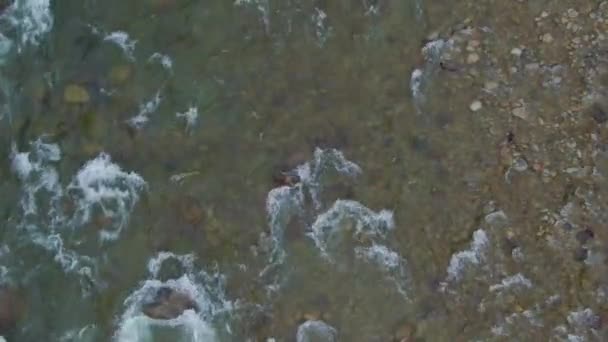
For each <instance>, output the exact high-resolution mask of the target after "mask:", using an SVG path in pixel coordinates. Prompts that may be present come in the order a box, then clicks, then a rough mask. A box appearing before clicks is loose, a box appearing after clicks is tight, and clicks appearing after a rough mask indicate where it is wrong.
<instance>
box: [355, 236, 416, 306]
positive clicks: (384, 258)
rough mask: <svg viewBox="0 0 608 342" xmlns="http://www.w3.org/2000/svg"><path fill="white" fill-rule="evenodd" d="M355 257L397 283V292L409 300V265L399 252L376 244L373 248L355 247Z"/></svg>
mask: <svg viewBox="0 0 608 342" xmlns="http://www.w3.org/2000/svg"><path fill="white" fill-rule="evenodd" d="M355 255H356V256H357V257H358V258H360V259H363V260H365V261H367V262H369V263H371V264H373V265H375V266H377V267H378V268H379V269H380V270H381V271H382V272H384V273H385V274H386V276H387V277H388V278H389V279H391V280H392V281H393V282H394V283H395V286H396V287H397V291H399V293H401V294H402V295H403V296H404V297H405V298H408V295H407V291H406V289H407V287H408V283H409V276H408V271H407V263H406V261H405V259H404V258H402V257H401V256H400V255H399V254H398V253H397V252H395V251H393V250H391V249H389V248H388V247H386V246H384V245H379V244H374V245H372V246H371V247H355Z"/></svg>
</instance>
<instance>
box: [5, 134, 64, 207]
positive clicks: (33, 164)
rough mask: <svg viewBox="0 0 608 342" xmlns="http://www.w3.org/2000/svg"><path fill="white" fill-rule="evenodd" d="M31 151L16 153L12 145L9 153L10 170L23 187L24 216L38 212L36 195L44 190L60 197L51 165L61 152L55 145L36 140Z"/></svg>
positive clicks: (54, 172) (59, 188) (56, 174)
mask: <svg viewBox="0 0 608 342" xmlns="http://www.w3.org/2000/svg"><path fill="white" fill-rule="evenodd" d="M31 148H32V151H30V152H18V151H17V148H16V146H14V145H13V147H12V153H11V168H12V170H13V172H15V174H17V176H18V177H19V179H20V180H21V182H23V183H26V185H25V186H24V191H23V193H24V194H23V197H22V199H21V205H22V208H23V211H24V214H25V215H30V214H35V213H36V212H37V211H38V205H37V204H36V194H37V193H38V192H39V191H40V190H46V191H47V192H48V193H50V194H51V195H52V196H60V195H61V192H62V190H61V186H60V184H59V175H58V173H57V171H56V170H55V168H54V167H53V166H52V165H49V164H50V163H52V162H56V161H58V160H60V159H61V151H60V150H59V146H57V145H56V144H46V143H44V142H42V140H40V139H38V140H36V141H34V142H33V143H32V144H31Z"/></svg>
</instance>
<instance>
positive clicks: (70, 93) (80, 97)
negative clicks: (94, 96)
mask: <svg viewBox="0 0 608 342" xmlns="http://www.w3.org/2000/svg"><path fill="white" fill-rule="evenodd" d="M63 99H64V101H65V102H67V103H70V104H84V103H87V102H89V101H90V100H91V97H90V96H89V93H88V92H87V90H86V89H84V88H83V87H82V86H79V85H76V84H70V85H68V86H67V87H65V90H64V92H63Z"/></svg>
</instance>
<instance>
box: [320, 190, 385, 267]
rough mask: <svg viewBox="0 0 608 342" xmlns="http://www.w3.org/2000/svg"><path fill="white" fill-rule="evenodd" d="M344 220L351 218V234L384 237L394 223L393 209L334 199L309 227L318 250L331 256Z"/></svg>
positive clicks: (337, 242) (325, 255) (339, 241)
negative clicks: (374, 208) (379, 209)
mask: <svg viewBox="0 0 608 342" xmlns="http://www.w3.org/2000/svg"><path fill="white" fill-rule="evenodd" d="M346 220H353V221H354V227H353V228H354V230H353V231H352V233H351V236H352V237H357V236H359V237H360V236H365V237H366V238H368V239H372V240H374V239H384V238H386V236H387V234H388V232H389V231H390V230H392V229H393V228H394V226H395V223H394V220H393V213H392V212H391V211H389V210H381V211H380V212H375V211H373V210H371V209H369V208H367V207H365V206H364V205H362V204H361V203H359V202H356V201H352V200H337V201H336V202H334V204H333V206H332V207H331V208H329V210H327V211H326V212H324V213H322V214H320V215H319V216H318V217H317V219H316V220H315V222H314V223H313V224H312V227H311V228H310V232H309V233H308V236H310V237H311V238H312V239H313V241H314V242H315V245H316V246H317V248H319V250H320V251H321V254H322V255H323V256H324V257H326V258H328V259H329V260H332V259H333V258H332V256H331V254H332V251H331V249H332V248H333V247H335V246H336V245H337V244H341V243H342V241H341V237H342V235H343V234H342V233H343V229H345V226H344V225H343V223H345V222H346Z"/></svg>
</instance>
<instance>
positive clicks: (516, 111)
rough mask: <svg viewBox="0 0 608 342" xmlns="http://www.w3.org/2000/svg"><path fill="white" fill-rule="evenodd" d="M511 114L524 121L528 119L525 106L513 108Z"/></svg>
mask: <svg viewBox="0 0 608 342" xmlns="http://www.w3.org/2000/svg"><path fill="white" fill-rule="evenodd" d="M511 114H513V116H515V117H518V118H520V119H522V120H527V119H528V112H527V111H526V108H525V107H524V106H521V107H516V108H513V110H512V111H511Z"/></svg>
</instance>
